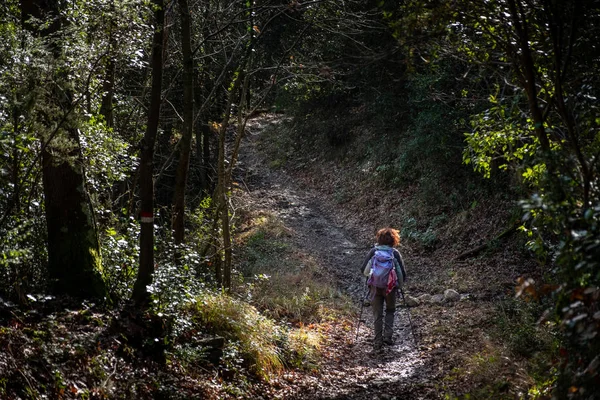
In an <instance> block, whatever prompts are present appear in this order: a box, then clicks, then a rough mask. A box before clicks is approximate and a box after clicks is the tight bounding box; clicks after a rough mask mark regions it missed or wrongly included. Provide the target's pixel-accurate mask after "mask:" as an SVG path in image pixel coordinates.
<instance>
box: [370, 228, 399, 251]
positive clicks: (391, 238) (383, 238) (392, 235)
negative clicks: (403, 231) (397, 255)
mask: <svg viewBox="0 0 600 400" xmlns="http://www.w3.org/2000/svg"><path fill="white" fill-rule="evenodd" d="M375 239H376V240H377V244H379V245H387V246H392V247H395V246H398V244H400V234H399V233H398V230H397V229H392V228H383V229H380V230H378V231H377V234H376V235H375Z"/></svg>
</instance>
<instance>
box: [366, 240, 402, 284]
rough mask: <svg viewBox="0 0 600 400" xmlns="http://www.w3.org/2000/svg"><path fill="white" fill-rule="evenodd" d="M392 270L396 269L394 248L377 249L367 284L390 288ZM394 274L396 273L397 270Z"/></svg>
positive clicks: (372, 259)
mask: <svg viewBox="0 0 600 400" xmlns="http://www.w3.org/2000/svg"><path fill="white" fill-rule="evenodd" d="M392 271H394V250H393V249H389V250H375V254H374V255H373V257H372V258H371V276H370V277H369V280H368V281H367V284H368V285H369V286H372V287H373V286H374V287H378V288H388V287H389V284H390V273H392ZM392 275H395V271H394V273H393V274H392ZM396 279H397V278H396ZM396 282H397V281H396Z"/></svg>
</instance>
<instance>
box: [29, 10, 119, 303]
mask: <svg viewBox="0 0 600 400" xmlns="http://www.w3.org/2000/svg"><path fill="white" fill-rule="evenodd" d="M59 11H60V10H59V3H58V2H53V1H44V0H22V1H21V13H22V15H21V17H22V21H23V26H24V27H25V29H27V30H29V31H30V32H32V33H33V34H34V35H36V36H39V37H42V38H50V37H51V36H52V35H54V34H55V33H57V32H58V31H59V30H60V29H61V25H62V21H61V19H60V17H59V15H60V13H59ZM32 17H34V18H37V19H39V20H41V21H50V23H49V24H47V25H45V26H44V27H42V28H40V26H39V25H36V24H31V23H30V22H29V21H30V19H31V18H32ZM48 48H49V50H51V54H52V56H53V57H54V61H57V62H58V63H59V62H60V61H59V60H60V58H61V54H62V49H61V47H60V44H59V42H58V41H56V40H53V41H50V40H49V41H48ZM67 76H68V73H67V72H66V71H65V68H60V67H57V68H56V71H55V72H54V76H53V79H52V82H51V85H52V90H51V91H49V92H48V93H50V95H49V96H51V97H50V98H48V99H44V101H45V102H47V103H53V105H54V106H55V108H54V109H53V110H52V112H51V113H48V115H49V117H48V120H47V121H46V122H45V125H47V126H48V127H49V130H52V129H53V130H54V132H53V133H52V134H51V135H49V134H45V133H44V132H40V136H41V138H42V140H43V142H44V144H43V147H42V149H43V150H42V180H43V186H44V205H45V211H46V224H47V230H48V273H49V277H50V280H51V282H50V286H51V287H52V289H53V291H54V292H55V293H58V294H67V295H71V296H75V297H80V298H104V297H105V296H106V295H107V293H106V286H105V284H104V280H103V278H102V274H101V269H102V263H101V258H100V246H99V243H98V235H97V230H96V225H95V220H94V212H93V209H92V206H91V203H90V200H89V197H88V195H87V190H86V187H85V171H84V167H83V165H84V162H83V156H82V153H81V144H80V141H79V133H78V132H79V131H78V126H77V119H76V118H75V117H74V116H73V114H75V112H74V108H75V107H76V105H74V102H73V96H72V93H71V92H70V91H69V89H68V87H69V83H68V81H67V79H68V78H67ZM55 126H56V127H55ZM57 139H60V140H57ZM59 143H60V144H59Z"/></svg>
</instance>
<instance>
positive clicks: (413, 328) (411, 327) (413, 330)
mask: <svg viewBox="0 0 600 400" xmlns="http://www.w3.org/2000/svg"><path fill="white" fill-rule="evenodd" d="M399 289H400V294H401V295H402V301H403V302H404V306H405V307H406V313H407V314H408V323H409V324H410V331H411V332H412V337H413V340H414V341H415V346H417V347H418V344H417V337H416V336H415V327H414V326H413V323H412V319H411V318H410V310H409V309H408V304H406V298H405V297H404V291H403V290H402V287H399Z"/></svg>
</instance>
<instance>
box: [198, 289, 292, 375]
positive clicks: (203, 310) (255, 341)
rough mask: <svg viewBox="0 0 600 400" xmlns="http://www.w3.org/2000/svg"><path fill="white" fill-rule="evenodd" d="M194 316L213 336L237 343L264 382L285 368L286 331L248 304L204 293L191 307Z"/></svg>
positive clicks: (247, 363)
mask: <svg viewBox="0 0 600 400" xmlns="http://www.w3.org/2000/svg"><path fill="white" fill-rule="evenodd" d="M190 308H191V311H192V312H193V315H194V317H195V318H196V319H197V320H198V321H199V322H200V323H201V325H203V327H204V328H205V329H206V330H208V331H210V332H211V333H213V334H215V335H219V336H223V337H224V338H226V339H227V340H228V341H229V342H234V343H237V345H238V348H239V352H240V355H241V357H242V358H243V359H244V361H245V364H246V366H247V367H248V368H249V369H250V371H252V372H253V373H255V374H256V375H257V376H260V377H262V378H264V379H268V378H269V376H271V375H272V374H275V373H278V372H279V371H281V370H282V368H283V362H282V359H281V348H280V347H279V346H278V345H277V343H278V342H280V341H281V338H282V336H283V335H284V332H283V331H282V329H281V328H280V327H279V326H278V325H277V324H276V323H275V322H274V321H273V320H271V319H269V318H267V317H265V316H263V315H262V314H261V313H259V312H258V310H257V309H256V308H255V307H253V306H251V305H250V304H248V303H245V302H243V301H240V300H237V299H235V298H233V297H231V296H229V295H226V294H223V293H218V294H205V295H204V296H202V297H201V298H199V299H197V301H196V302H195V303H193V304H191V305H190Z"/></svg>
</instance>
